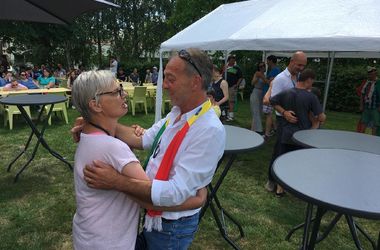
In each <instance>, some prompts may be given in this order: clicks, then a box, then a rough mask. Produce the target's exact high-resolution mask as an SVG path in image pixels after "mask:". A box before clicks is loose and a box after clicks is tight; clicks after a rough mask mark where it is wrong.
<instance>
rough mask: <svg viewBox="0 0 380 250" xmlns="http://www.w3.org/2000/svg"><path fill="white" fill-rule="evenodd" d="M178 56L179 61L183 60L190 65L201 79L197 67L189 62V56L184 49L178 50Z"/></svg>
mask: <svg viewBox="0 0 380 250" xmlns="http://www.w3.org/2000/svg"><path fill="white" fill-rule="evenodd" d="M178 56H179V57H180V58H181V59H183V60H185V61H186V62H188V63H190V64H191V65H192V66H193V67H194V69H195V70H196V71H197V72H198V74H199V76H200V77H202V74H201V72H200V71H199V69H198V67H197V66H196V65H195V63H194V62H193V60H191V56H190V53H189V52H187V51H186V50H185V49H183V50H180V51H179V52H178Z"/></svg>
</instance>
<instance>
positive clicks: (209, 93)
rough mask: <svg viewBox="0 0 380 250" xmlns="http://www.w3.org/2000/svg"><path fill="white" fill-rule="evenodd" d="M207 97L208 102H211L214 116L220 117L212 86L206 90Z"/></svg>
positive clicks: (220, 112)
mask: <svg viewBox="0 0 380 250" xmlns="http://www.w3.org/2000/svg"><path fill="white" fill-rule="evenodd" d="M207 97H208V99H209V100H210V102H211V104H212V108H213V109H214V111H215V114H216V116H217V117H218V118H220V115H221V114H222V111H221V110H220V107H219V105H218V104H217V102H216V101H215V90H214V89H213V88H209V89H208V90H207Z"/></svg>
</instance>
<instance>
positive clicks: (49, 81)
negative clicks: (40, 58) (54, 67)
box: [37, 68, 55, 89]
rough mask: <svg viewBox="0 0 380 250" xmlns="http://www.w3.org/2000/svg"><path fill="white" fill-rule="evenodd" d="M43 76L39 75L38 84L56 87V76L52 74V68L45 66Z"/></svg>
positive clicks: (48, 87)
mask: <svg viewBox="0 0 380 250" xmlns="http://www.w3.org/2000/svg"><path fill="white" fill-rule="evenodd" d="M42 73H43V76H40V77H38V79H37V81H38V85H39V86H40V87H41V88H43V89H50V88H54V86H55V78H54V77H53V76H51V70H50V69H48V68H45V69H44V70H43V71H42Z"/></svg>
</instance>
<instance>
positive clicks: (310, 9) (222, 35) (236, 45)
mask: <svg viewBox="0 0 380 250" xmlns="http://www.w3.org/2000/svg"><path fill="white" fill-rule="evenodd" d="M379 13H380V1H378V0H319V1H305V0H251V1H244V2H237V3H232V4H224V5H221V6H219V7H218V8H216V9H215V10H214V11H212V12H210V13H209V14H207V15H206V16H204V17H203V18H201V19H200V20H198V21H197V22H195V23H193V24H192V25H190V26H188V27H187V28H185V29H184V30H182V31H181V32H179V33H177V34H176V35H174V36H173V37H172V38H170V39H169V40H167V41H165V42H163V43H162V44H161V50H160V54H161V55H162V52H163V51H170V50H173V49H174V50H178V49H183V48H190V47H195V48H200V49H203V50H224V51H232V50H259V51H297V50H303V51H306V52H307V51H324V52H332V53H330V55H331V64H330V72H329V77H328V81H327V88H326V89H328V84H329V78H330V76H331V69H332V62H333V60H334V57H335V52H336V53H338V52H355V53H354V54H358V55H360V54H361V52H366V55H368V54H371V52H380V28H379V27H380V15H379ZM375 54H378V53H375ZM363 57H367V56H365V55H363ZM376 57H378V56H376ZM161 64H162V63H161ZM161 66H162V65H161ZM160 71H161V74H162V67H161V70H160ZM158 85H159V86H161V85H162V78H161V79H160V80H159V83H158ZM158 89H160V88H158ZM157 96H158V98H157V104H158V105H156V119H157V117H160V115H161V114H160V107H161V100H160V98H159V97H160V90H159V93H158V95H157ZM325 96H327V92H326V93H325ZM325 99H326V98H325ZM324 104H325V102H324ZM158 106H159V107H158Z"/></svg>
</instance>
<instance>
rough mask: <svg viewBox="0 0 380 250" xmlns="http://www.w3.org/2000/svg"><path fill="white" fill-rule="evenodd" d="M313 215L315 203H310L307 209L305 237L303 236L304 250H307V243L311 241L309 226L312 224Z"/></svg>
mask: <svg viewBox="0 0 380 250" xmlns="http://www.w3.org/2000/svg"><path fill="white" fill-rule="evenodd" d="M312 215H313V204H311V203H308V204H307V209H306V218H305V226H304V229H303V237H302V250H307V243H308V241H309V231H310V230H309V228H310V224H311V221H312V219H311V217H312Z"/></svg>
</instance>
